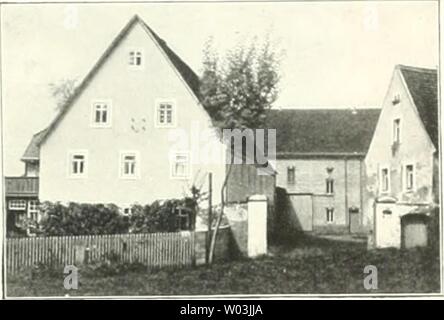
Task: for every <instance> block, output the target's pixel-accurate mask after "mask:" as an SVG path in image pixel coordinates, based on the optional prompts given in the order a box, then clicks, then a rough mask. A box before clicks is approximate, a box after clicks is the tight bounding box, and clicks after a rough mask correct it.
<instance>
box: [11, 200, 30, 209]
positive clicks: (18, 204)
mask: <svg viewBox="0 0 444 320" xmlns="http://www.w3.org/2000/svg"><path fill="white" fill-rule="evenodd" d="M8 204H9V210H26V200H9V203H8Z"/></svg>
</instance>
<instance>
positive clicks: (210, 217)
mask: <svg viewBox="0 0 444 320" xmlns="http://www.w3.org/2000/svg"><path fill="white" fill-rule="evenodd" d="M212 196H213V173H212V172H210V173H209V174H208V234H207V239H206V240H207V242H206V245H207V248H206V249H207V250H206V262H207V263H208V262H209V257H210V239H211V225H212V221H213V208H212V207H213V199H212Z"/></svg>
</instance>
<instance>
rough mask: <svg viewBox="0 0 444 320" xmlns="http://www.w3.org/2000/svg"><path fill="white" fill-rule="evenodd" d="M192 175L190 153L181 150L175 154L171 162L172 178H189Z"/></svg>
mask: <svg viewBox="0 0 444 320" xmlns="http://www.w3.org/2000/svg"><path fill="white" fill-rule="evenodd" d="M189 175H190V158H189V155H188V153H186V152H180V153H176V154H174V155H173V159H172V164H171V176H172V178H188V177H189Z"/></svg>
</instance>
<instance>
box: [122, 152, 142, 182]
mask: <svg viewBox="0 0 444 320" xmlns="http://www.w3.org/2000/svg"><path fill="white" fill-rule="evenodd" d="M120 177H121V178H124V179H125V178H126V179H135V178H138V177H139V153H138V152H136V151H122V152H121V153H120Z"/></svg>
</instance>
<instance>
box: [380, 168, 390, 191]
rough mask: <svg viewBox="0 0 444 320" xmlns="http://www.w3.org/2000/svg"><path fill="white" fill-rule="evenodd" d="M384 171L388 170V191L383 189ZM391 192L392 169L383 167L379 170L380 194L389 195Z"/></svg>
mask: <svg viewBox="0 0 444 320" xmlns="http://www.w3.org/2000/svg"><path fill="white" fill-rule="evenodd" d="M384 170H387V189H386V190H384V188H383V179H382V178H383V175H382V173H383V171H384ZM390 190H391V177H390V167H389V166H382V167H381V168H380V169H379V192H380V193H381V194H387V193H390Z"/></svg>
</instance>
